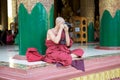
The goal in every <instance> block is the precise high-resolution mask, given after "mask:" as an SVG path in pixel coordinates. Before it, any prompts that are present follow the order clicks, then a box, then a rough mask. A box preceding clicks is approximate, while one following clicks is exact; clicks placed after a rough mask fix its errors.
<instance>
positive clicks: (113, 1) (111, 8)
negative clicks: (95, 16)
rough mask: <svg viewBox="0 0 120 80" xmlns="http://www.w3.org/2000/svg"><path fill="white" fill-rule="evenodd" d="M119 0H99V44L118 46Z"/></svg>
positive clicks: (119, 36)
mask: <svg viewBox="0 0 120 80" xmlns="http://www.w3.org/2000/svg"><path fill="white" fill-rule="evenodd" d="M118 3H120V1H119V0H100V20H101V21H100V46H104V47H119V46H120V5H118Z"/></svg>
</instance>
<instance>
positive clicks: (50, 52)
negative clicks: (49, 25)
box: [44, 40, 83, 66]
mask: <svg viewBox="0 0 120 80" xmlns="http://www.w3.org/2000/svg"><path fill="white" fill-rule="evenodd" d="M70 43H71V45H72V43H73V42H72V40H71V41H70ZM46 46H47V50H46V55H45V58H44V61H46V62H48V63H60V64H62V65H63V66H68V65H71V63H72V57H71V55H70V54H71V52H74V54H76V55H78V56H82V55H83V50H82V49H76V50H73V51H71V50H69V48H68V47H67V46H66V45H63V44H55V43H54V42H52V41H51V40H46Z"/></svg>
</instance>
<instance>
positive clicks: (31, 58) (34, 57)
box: [26, 48, 43, 62]
mask: <svg viewBox="0 0 120 80" xmlns="http://www.w3.org/2000/svg"><path fill="white" fill-rule="evenodd" d="M26 58H27V61H28V62H35V61H41V60H42V58H43V56H42V55H41V54H40V53H39V52H38V51H37V49H36V48H28V49H27V51H26Z"/></svg>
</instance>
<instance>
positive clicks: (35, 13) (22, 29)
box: [18, 1, 54, 55]
mask: <svg viewBox="0 0 120 80" xmlns="http://www.w3.org/2000/svg"><path fill="white" fill-rule="evenodd" d="M28 2H29V1H28ZM29 4H30V3H29ZM31 4H32V3H31ZM25 6H26V5H25V4H23V3H20V5H19V10H18V19H19V20H18V23H19V39H20V40H19V55H25V54H26V50H27V48H30V47H34V48H37V49H38V51H39V53H41V54H43V55H44V54H45V51H46V46H45V40H46V34H47V30H48V29H49V28H52V27H53V25H54V23H53V21H54V20H53V19H54V17H53V15H54V14H53V12H54V5H53V4H51V6H50V7H49V8H50V10H46V8H45V6H44V4H42V3H40V2H37V3H36V4H34V7H33V8H32V9H31V12H29V10H27V8H26V7H25Z"/></svg>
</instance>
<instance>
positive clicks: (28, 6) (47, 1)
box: [17, 0, 54, 13]
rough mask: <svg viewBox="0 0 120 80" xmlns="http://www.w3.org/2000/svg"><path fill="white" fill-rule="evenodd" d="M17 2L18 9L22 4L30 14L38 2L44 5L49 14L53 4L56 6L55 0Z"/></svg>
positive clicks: (22, 0) (20, 0)
mask: <svg viewBox="0 0 120 80" xmlns="http://www.w3.org/2000/svg"><path fill="white" fill-rule="evenodd" d="M17 1H18V3H17V4H18V7H19V5H20V3H23V4H24V6H25V7H26V9H27V10H28V12H29V13H30V12H31V10H32V9H33V7H34V6H35V5H36V3H38V2H40V3H42V4H43V6H44V7H45V9H46V11H47V12H49V10H50V8H51V4H54V0H17Z"/></svg>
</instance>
